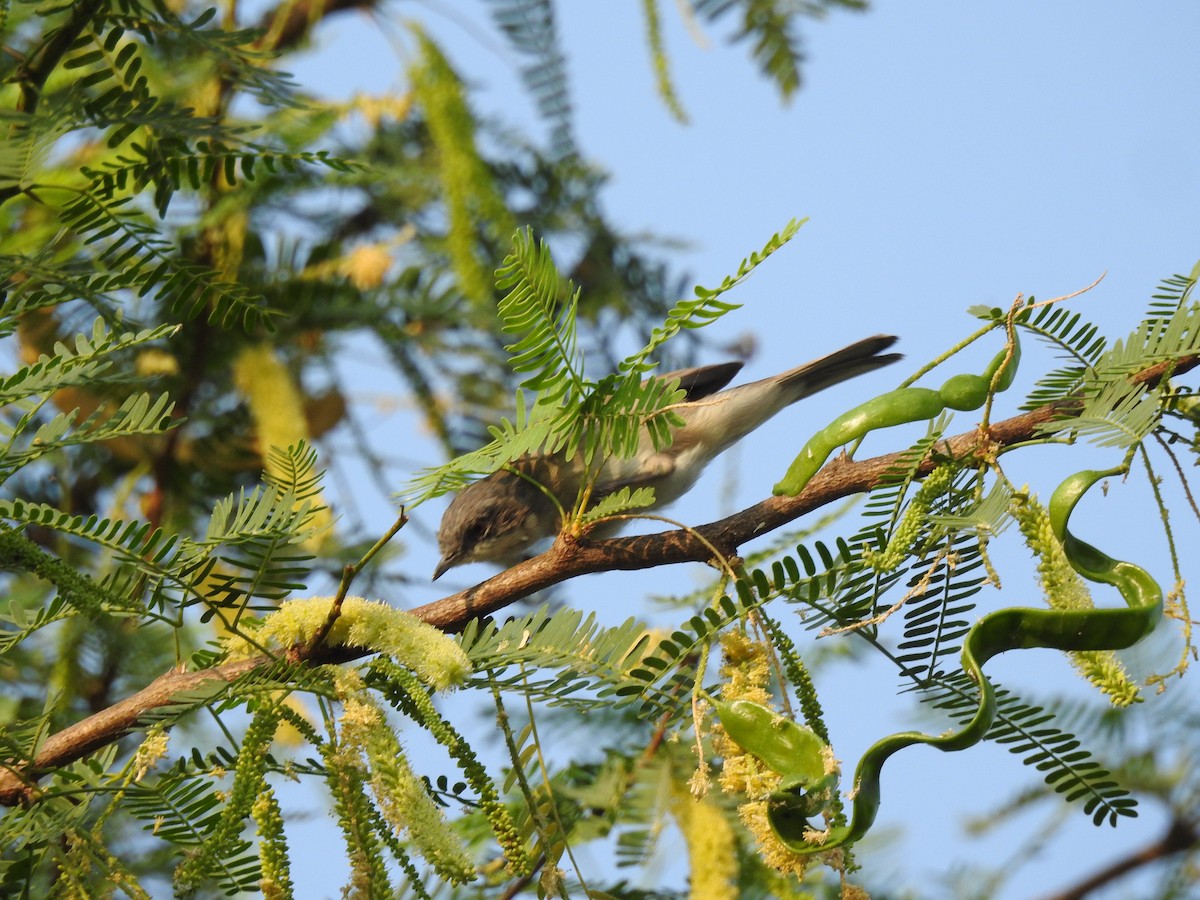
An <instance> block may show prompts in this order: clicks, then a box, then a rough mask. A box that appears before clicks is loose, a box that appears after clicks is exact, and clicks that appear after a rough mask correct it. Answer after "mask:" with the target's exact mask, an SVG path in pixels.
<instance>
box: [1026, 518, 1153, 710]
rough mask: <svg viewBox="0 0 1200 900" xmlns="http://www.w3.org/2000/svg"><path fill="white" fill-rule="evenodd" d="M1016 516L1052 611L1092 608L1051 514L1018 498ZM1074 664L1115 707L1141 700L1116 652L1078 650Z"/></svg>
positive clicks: (1084, 585) (1090, 600)
mask: <svg viewBox="0 0 1200 900" xmlns="http://www.w3.org/2000/svg"><path fill="white" fill-rule="evenodd" d="M1013 515H1014V517H1015V518H1016V520H1017V525H1018V526H1019V527H1020V529H1021V534H1022V535H1024V537H1025V543H1026V545H1027V546H1028V547H1029V549H1030V550H1031V551H1032V552H1033V554H1034V556H1036V557H1037V560H1038V565H1037V571H1038V580H1039V581H1040V583H1041V587H1042V592H1043V593H1044V594H1045V595H1046V603H1047V604H1048V605H1049V606H1050V608H1051V609H1063V610H1070V609H1093V608H1095V603H1093V602H1092V595H1091V592H1090V591H1089V590H1088V588H1087V585H1086V584H1084V581H1083V579H1082V578H1081V577H1080V576H1079V573H1078V572H1076V571H1075V570H1074V569H1073V568H1072V567H1071V564H1070V563H1069V562H1068V561H1067V555H1066V552H1065V551H1064V550H1063V546H1062V544H1061V543H1059V540H1058V538H1057V537H1055V536H1054V529H1053V527H1052V526H1051V524H1050V515H1049V513H1047V512H1046V508H1045V507H1044V506H1042V505H1041V503H1039V502H1038V500H1037V498H1036V497H1034V496H1032V495H1026V496H1018V497H1016V498H1015V499H1014V502H1013ZM1068 656H1069V658H1070V660H1071V663H1072V664H1073V665H1074V666H1075V668H1076V669H1078V670H1079V672H1080V674H1082V675H1083V676H1084V677H1085V678H1086V679H1087V680H1088V681H1090V682H1091V683H1092V684H1094V685H1095V686H1096V687H1097V688H1099V689H1100V691H1101V692H1102V693H1104V694H1106V695H1107V696H1108V699H1109V702H1111V703H1112V704H1113V705H1114V706H1128V705H1129V704H1131V703H1136V702H1137V700H1138V698H1139V692H1138V687H1137V685H1136V684H1134V682H1133V681H1132V680H1131V679H1130V677H1129V673H1128V672H1127V671H1126V670H1125V666H1124V665H1123V664H1122V662H1121V660H1120V659H1118V658H1117V655H1116V653H1114V652H1113V651H1111V650H1076V651H1072V652H1071V653H1069V654H1068Z"/></svg>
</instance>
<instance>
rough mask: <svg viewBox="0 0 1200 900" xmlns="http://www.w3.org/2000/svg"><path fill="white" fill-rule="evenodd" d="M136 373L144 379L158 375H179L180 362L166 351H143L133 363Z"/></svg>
mask: <svg viewBox="0 0 1200 900" xmlns="http://www.w3.org/2000/svg"><path fill="white" fill-rule="evenodd" d="M133 368H134V371H135V372H137V374H138V375H140V376H142V377H143V378H151V377H154V376H156V375H178V374H179V360H178V359H177V358H176V357H175V354H173V353H168V352H167V351H166V350H158V349H154V348H151V349H149V350H143V351H141V352H140V353H139V354H138V355H137V357H136V358H135V359H134V361H133Z"/></svg>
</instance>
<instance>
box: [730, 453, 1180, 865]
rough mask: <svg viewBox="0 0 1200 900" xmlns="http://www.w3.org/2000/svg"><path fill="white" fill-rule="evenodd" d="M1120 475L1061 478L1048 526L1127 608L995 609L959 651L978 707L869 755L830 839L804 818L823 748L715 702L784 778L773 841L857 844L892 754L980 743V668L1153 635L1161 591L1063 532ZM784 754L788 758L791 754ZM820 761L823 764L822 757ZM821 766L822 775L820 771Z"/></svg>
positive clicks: (898, 737) (985, 718) (988, 712)
mask: <svg viewBox="0 0 1200 900" xmlns="http://www.w3.org/2000/svg"><path fill="white" fill-rule="evenodd" d="M1122 471H1123V470H1122V469H1111V470H1106V471H1084V472H1079V473H1077V474H1075V475H1072V476H1071V477H1070V478H1068V479H1066V480H1065V481H1064V482H1063V483H1062V484H1061V485H1059V486H1058V489H1057V490H1056V491H1055V492H1054V495H1053V497H1052V498H1051V500H1050V507H1049V515H1050V524H1051V527H1052V529H1053V532H1054V536H1055V537H1056V538H1057V539H1058V540H1059V541H1060V542H1061V543H1062V545H1063V549H1064V551H1065V553H1066V557H1067V560H1068V562H1069V563H1070V564H1071V566H1072V567H1073V568H1074V569H1075V571H1077V572H1078V573H1079V574H1080V575H1082V576H1083V577H1084V578H1087V579H1089V580H1091V581H1097V582H1101V583H1104V584H1110V585H1112V586H1113V587H1115V588H1116V589H1117V590H1118V591H1119V592H1120V594H1121V597H1122V599H1123V600H1124V601H1125V603H1126V607H1124V608H1111V609H1072V610H1051V609H1022V608H1017V607H1011V608H1007V609H1001V610H997V611H995V612H992V613H989V614H988V615H986V616H984V617H983V618H981V619H980V620H979V621H978V622H976V623H975V625H974V626H973V627H972V628H971V630H970V631H969V632H968V634H967V637H966V640H965V642H964V644H963V650H962V665H963V669H964V671H966V672H967V674H968V675H969V676H970V677H971V679H972V680H973V681H974V682H975V684H977V685H978V686H979V707H978V709H977V710H976V712H975V715H974V716H973V717H972V718H971V720H970V721H969V722H968V723H967V724H966V725H965V726H963V727H962V728H961V729H958V730H952V731H948V732H945V733H943V734H941V735H937V736H935V735H929V734H923V733H921V732H916V731H906V732H901V733H898V734H893V735H889V736H888V737H885V738H883V739H881V740H879V741H877V742H876V743H875V744H873V745H872V746H871V747H870V748H868V749H867V751H866V753H864V754H863V757H862V759H861V760H860V761H859V764H858V768H857V770H856V771H855V774H854V792H853V804H852V811H853V814H852V816H851V819H850V822H849V824H847V825H843V826H836V827H833V828H831V829H830V830H829V831H828V832H815V831H814V830H813V828H812V826H811V825H810V824H809V822H808V818H807V817H808V816H810V815H813V814H815V813H816V812H819V811H820V809H821V808H822V807H823V806H824V801H825V798H826V797H827V795H828V791H829V789H830V779H829V775H828V772H827V771H826V770H825V769H823V768H822V766H821V757H822V749H823V744H822V743H821V742H820V741H819V740H818V739H817V738H816V737H815V735H812V733H811V731H810V730H809V729H807V728H805V726H803V725H799V724H797V723H795V722H791V721H790V720H787V719H784V718H783V717H781V716H778V715H776V714H775V713H773V712H771V711H770V710H766V709H765V708H763V707H757V704H752V703H747V702H746V701H737V702H735V703H728V704H724V703H723V704H718V705H717V714H718V717H719V718H720V720H721V723H722V725H723V726H725V728H726V731H727V732H728V733H729V736H730V737H731V738H732V739H733V740H734V741H735V742H736V743H737V744H739V745H740V746H741V747H742V748H743V749H744V750H746V751H747V752H749V753H752V754H754V755H755V756H757V757H759V758H760V759H762V760H763V762H764V763H765V764H766V765H767V766H768V767H770V768H771V769H773V770H774V771H775V772H777V773H779V774H780V775H782V776H783V781H782V782H781V784H780V787H779V789H778V790H777V791H776V792H775V793H774V794H773V795H772V797H771V802H770V806H769V812H768V818H769V821H770V823H771V827H772V828H773V829H774V831H775V833H776V834H777V835H778V836H779V838H780V840H782V841H783V842H784V844H786V845H787V846H788V847H789V849H791V850H792V851H793V852H795V853H818V852H821V851H824V850H829V849H832V848H833V847H837V846H840V845H842V844H849V843H853V842H854V841H857V840H858V839H859V838H861V837H862V836H863V835H864V834H866V832H867V830H868V829H869V828H870V827H871V825H872V823H873V822H874V821H875V816H876V813H877V812H878V811H879V801H880V784H879V779H880V771H881V769H882V768H883V764H884V762H885V761H886V760H887V758H888V757H889V756H891V755H892V754H893V753H895V752H896V751H898V750H902V749H903V748H905V747H908V746H911V745H913V744H928V745H930V746H932V747H937V748H938V749H939V750H963V749H966V748H967V747H971V746H973V745H974V744H977V743H978V742H979V741H981V740H982V739H983V737H984V735H985V734H986V733H987V731H988V729H989V728H990V727H991V725H992V721H993V720H994V718H995V716H996V694H995V689H994V688H993V686H992V684H991V682H989V681H988V680H987V677H986V676H985V675H984V674H983V665H984V664H985V663H986V662H987V661H988V660H989V659H991V658H992V657H993V656H996V655H998V654H1000V653H1004V652H1005V651H1007V650H1020V649H1024V648H1034V647H1043V648H1048V649H1053V650H1063V651H1077V650H1120V649H1123V648H1125V647H1130V646H1132V645H1134V644H1136V643H1137V642H1138V641H1140V640H1141V639H1142V638H1144V637H1145V636H1146V635H1148V634H1149V633H1150V632H1151V631H1153V630H1154V626H1155V625H1156V624H1157V623H1158V620H1159V618H1160V617H1161V615H1162V590H1161V588H1160V587H1159V586H1158V584H1157V583H1156V582H1155V581H1154V579H1153V578H1151V577H1150V574H1149V573H1148V572H1147V571H1146V570H1145V569H1142V568H1141V567H1139V566H1136V565H1134V564H1133V563H1129V562H1122V561H1120V560H1115V559H1113V558H1112V557H1110V556H1107V555H1106V554H1104V553H1102V552H1100V551H1099V550H1097V549H1096V548H1095V547H1093V546H1092V545H1091V544H1088V543H1085V542H1084V541H1081V540H1079V539H1078V538H1076V537H1075V536H1074V535H1073V534H1071V532H1070V531H1069V530H1068V529H1067V520H1068V518H1069V517H1070V515H1071V511H1072V510H1073V509H1074V508H1075V505H1076V504H1077V503H1078V502H1079V499H1080V498H1081V497H1082V496H1083V495H1084V493H1085V492H1086V491H1087V490H1088V489H1089V488H1090V487H1092V485H1094V484H1095V483H1096V482H1097V481H1099V480H1100V479H1102V478H1105V477H1108V476H1110V475H1116V474H1120V473H1121V472H1122ZM789 751H790V752H789ZM824 756H825V757H826V758H828V757H829V754H828V753H825V754H824ZM826 768H827V767H826Z"/></svg>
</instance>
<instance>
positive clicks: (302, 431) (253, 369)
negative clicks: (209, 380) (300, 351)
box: [233, 344, 333, 551]
mask: <svg viewBox="0 0 1200 900" xmlns="http://www.w3.org/2000/svg"><path fill="white" fill-rule="evenodd" d="M233 383H234V384H235V385H236V386H237V388H238V390H239V391H241V393H242V396H243V397H245V398H246V404H247V406H248V407H249V408H250V415H251V417H252V418H253V419H254V426H255V429H256V431H257V433H258V446H259V450H260V453H261V455H262V458H263V464H264V466H265V470H266V474H267V477H268V478H271V479H272V480H275V481H283V480H284V479H286V477H287V473H285V472H283V471H279V470H278V469H277V468H276V465H277V464H276V462H275V460H274V459H272V455H271V453H270V452H269V450H270V448H271V447H291V446H294V445H295V444H298V443H300V442H301V441H306V442H307V441H308V439H309V434H308V422H307V420H306V419H305V417H304V400H303V398H302V397H301V395H300V391H299V390H298V389H297V387H296V384H295V382H294V381H293V380H292V376H291V374H290V373H289V372H288V370H287V367H286V366H284V364H283V361H282V360H281V359H280V358H279V356H278V355H277V354H276V353H275V350H274V349H273V348H272V347H271V346H270V345H269V344H256V345H254V346H250V347H246V348H245V349H244V350H242V351H241V352H240V353H239V354H238V356H237V358H236V359H235V360H234V362H233ZM304 502H306V503H312V504H313V506H314V509H315V512H314V514H313V517H312V518H311V519H310V520H309V522H308V524H309V526H310V527H315V528H316V529H317V533H316V534H314V535H313V536H312V537H311V538H309V539H308V540H307V541H306V542H305V547H306V549H309V550H313V551H316V550H317V549H319V546H320V544H321V542H322V541H323V540H324V539H325V538H327V537H328V535H329V530H328V528H329V525H330V524H332V522H333V517H332V514H331V513H330V512H329V510H328V509H327V508H325V507H324V504H322V503H321V502H320V498H319V497H309V498H308V499H307V500H305V501H304Z"/></svg>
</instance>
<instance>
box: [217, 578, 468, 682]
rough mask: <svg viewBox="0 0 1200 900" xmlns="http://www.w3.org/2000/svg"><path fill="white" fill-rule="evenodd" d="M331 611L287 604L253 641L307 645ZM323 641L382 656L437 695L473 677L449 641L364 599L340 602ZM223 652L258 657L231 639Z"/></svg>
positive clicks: (313, 603) (318, 603)
mask: <svg viewBox="0 0 1200 900" xmlns="http://www.w3.org/2000/svg"><path fill="white" fill-rule="evenodd" d="M332 606H333V598H332V597H311V598H307V599H303V600H288V601H286V602H285V603H283V604H281V605H280V607H279V609H277V610H276V611H275V612H273V613H270V614H269V615H267V616H266V617H265V618H264V619H263V621H262V625H261V626H260V627H259V628H258V630H257V631H256V632H255V635H254V636H255V640H256V641H257V642H258V643H259V644H268V645H272V644H273V645H275V646H276V647H279V648H288V647H294V646H297V645H304V644H307V643H308V642H309V641H311V640H312V639H313V637H314V636H315V635H316V634H317V631H318V630H319V629H320V628H321V627H322V626H323V625H324V624H325V620H326V619H327V618H328V617H329V611H330V609H331V608H332ZM326 641H327V643H329V644H330V645H331V646H335V647H364V648H366V649H368V650H374V651H377V652H379V653H385V654H387V655H388V656H391V657H393V658H394V659H395V660H396V661H397V662H398V663H400V664H401V665H403V666H404V667H405V668H407V669H411V670H412V671H413V673H414V674H416V676H417V677H418V678H420V679H421V681H423V682H424V683H425V684H428V685H430V686H431V687H433V688H436V689H437V690H439V691H444V690H446V689H448V688H450V687H453V686H454V685H456V684H459V683H461V682H462V681H463V680H464V679H465V678H466V677H467V676H468V675H469V674H470V673H471V662H470V660H468V659H467V655H466V654H465V653H464V652H463V650H462V648H461V647H460V646H459V645H458V643H457V642H455V641H454V640H453V639H451V638H449V637H447V636H446V635H445V634H443V633H442V632H441V631H438V629H436V628H434V627H433V626H432V625H427V624H426V623H424V622H422V621H421V620H420V619H418V618H417V617H416V616H412V615H409V614H408V613H406V612H404V611H402V610H399V609H395V608H393V607H391V606H388V605H387V604H386V603H379V602H377V601H372V600H364V599H363V598H362V597H347V598H346V599H345V601H343V603H342V610H341V614H340V615H339V616H338V617H337V619H336V620H335V621H334V623H333V627H332V628H331V629H330V630H329V634H328V635H327V636H326ZM226 647H227V649H228V651H229V653H230V655H231V656H236V657H246V656H251V655H253V654H254V653H256V652H257V650H256V649H255V648H254V647H253V645H251V644H249V643H247V642H245V641H243V640H241V639H240V638H237V637H235V636H231V637H229V638H226Z"/></svg>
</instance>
